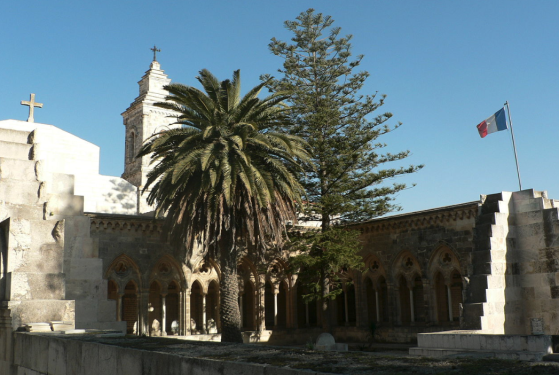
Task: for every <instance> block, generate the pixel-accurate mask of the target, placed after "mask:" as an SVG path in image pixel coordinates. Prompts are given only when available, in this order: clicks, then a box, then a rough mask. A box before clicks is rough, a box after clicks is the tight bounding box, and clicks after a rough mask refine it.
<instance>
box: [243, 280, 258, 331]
mask: <svg viewBox="0 0 559 375" xmlns="http://www.w3.org/2000/svg"><path fill="white" fill-rule="evenodd" d="M244 291H245V293H244V294H243V322H242V324H243V328H244V329H245V330H247V331H254V330H255V327H254V317H255V312H254V305H255V304H254V287H253V286H252V283H251V282H250V281H249V280H245V287H244Z"/></svg>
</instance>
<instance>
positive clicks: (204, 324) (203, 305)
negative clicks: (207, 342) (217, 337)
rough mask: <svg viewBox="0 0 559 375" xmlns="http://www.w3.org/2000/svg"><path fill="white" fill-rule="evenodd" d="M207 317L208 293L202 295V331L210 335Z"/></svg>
mask: <svg viewBox="0 0 559 375" xmlns="http://www.w3.org/2000/svg"><path fill="white" fill-rule="evenodd" d="M206 321H207V315H206V293H202V331H204V333H208V328H207V327H206Z"/></svg>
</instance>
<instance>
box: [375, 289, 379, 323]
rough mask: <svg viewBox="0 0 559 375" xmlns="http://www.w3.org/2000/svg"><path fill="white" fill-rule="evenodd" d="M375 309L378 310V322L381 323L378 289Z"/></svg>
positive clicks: (376, 290)
mask: <svg viewBox="0 0 559 375" xmlns="http://www.w3.org/2000/svg"><path fill="white" fill-rule="evenodd" d="M375 302H376V303H375V307H376V308H377V322H380V306H379V298H378V289H375Z"/></svg>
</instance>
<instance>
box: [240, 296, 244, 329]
mask: <svg viewBox="0 0 559 375" xmlns="http://www.w3.org/2000/svg"><path fill="white" fill-rule="evenodd" d="M243 294H244V293H239V312H240V313H241V328H243V327H244V325H243V322H244V320H243V314H244V313H243Z"/></svg>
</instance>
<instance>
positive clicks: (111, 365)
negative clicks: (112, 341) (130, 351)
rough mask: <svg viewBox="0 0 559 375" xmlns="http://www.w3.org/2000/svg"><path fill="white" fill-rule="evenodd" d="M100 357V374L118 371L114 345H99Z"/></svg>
mask: <svg viewBox="0 0 559 375" xmlns="http://www.w3.org/2000/svg"><path fill="white" fill-rule="evenodd" d="M98 359H99V367H98V370H99V374H106V375H108V374H112V373H114V372H115V371H116V363H117V359H116V352H115V347H114V346H109V345H99V349H98Z"/></svg>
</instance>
